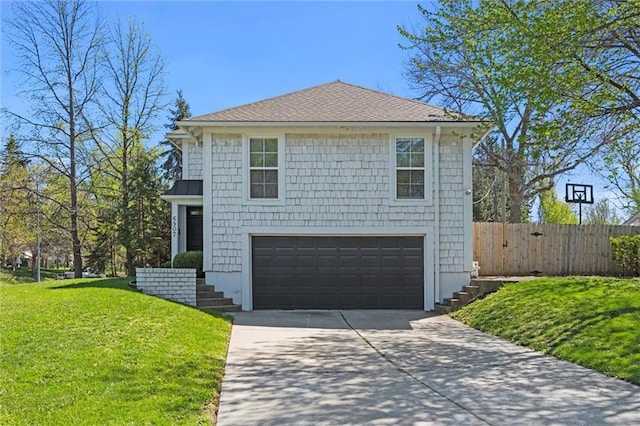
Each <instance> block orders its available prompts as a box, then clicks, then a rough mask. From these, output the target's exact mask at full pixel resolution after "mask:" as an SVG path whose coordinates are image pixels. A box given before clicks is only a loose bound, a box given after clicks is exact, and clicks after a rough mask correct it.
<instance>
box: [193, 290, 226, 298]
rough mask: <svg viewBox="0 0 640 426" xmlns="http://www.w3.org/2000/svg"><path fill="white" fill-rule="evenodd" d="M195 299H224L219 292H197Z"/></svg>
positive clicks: (222, 294)
mask: <svg viewBox="0 0 640 426" xmlns="http://www.w3.org/2000/svg"><path fill="white" fill-rule="evenodd" d="M196 297H197V298H198V299H219V298H221V297H224V293H223V292H221V291H197V292H196Z"/></svg>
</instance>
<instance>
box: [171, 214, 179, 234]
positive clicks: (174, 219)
mask: <svg viewBox="0 0 640 426" xmlns="http://www.w3.org/2000/svg"><path fill="white" fill-rule="evenodd" d="M171 229H172V232H173V236H174V237H175V236H176V235H178V218H177V217H176V216H173V217H172V218H171Z"/></svg>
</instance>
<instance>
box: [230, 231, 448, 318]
mask: <svg viewBox="0 0 640 426" xmlns="http://www.w3.org/2000/svg"><path fill="white" fill-rule="evenodd" d="M435 234H436V232H435V230H434V228H433V227H432V226H425V227H406V228H402V227H399V228H393V227H362V228H353V227H327V228H324V227H241V228H240V235H241V240H242V266H241V269H242V284H241V299H242V310H244V311H250V310H253V285H252V278H253V273H252V269H251V268H252V265H251V259H252V253H251V252H252V247H251V237H254V236H270V237H277V236H301V237H302V236H316V237H344V236H362V237H423V238H424V250H423V262H424V263H423V267H424V300H423V306H424V308H423V309H424V310H427V311H429V310H433V309H434V308H435V294H436V291H437V288H438V287H437V280H436V279H435V275H434V274H433V273H432V272H431V271H432V270H433V267H434V264H433V259H434V235H435Z"/></svg>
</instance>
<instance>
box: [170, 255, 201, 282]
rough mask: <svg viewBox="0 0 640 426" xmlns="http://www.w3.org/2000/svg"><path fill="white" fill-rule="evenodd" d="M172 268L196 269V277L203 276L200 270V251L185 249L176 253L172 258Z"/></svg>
mask: <svg viewBox="0 0 640 426" xmlns="http://www.w3.org/2000/svg"><path fill="white" fill-rule="evenodd" d="M173 267H174V268H193V269H195V270H196V276H197V277H198V278H204V272H203V271H202V252H201V251H185V252H184V253H178V254H176V256H175V257H174V258H173Z"/></svg>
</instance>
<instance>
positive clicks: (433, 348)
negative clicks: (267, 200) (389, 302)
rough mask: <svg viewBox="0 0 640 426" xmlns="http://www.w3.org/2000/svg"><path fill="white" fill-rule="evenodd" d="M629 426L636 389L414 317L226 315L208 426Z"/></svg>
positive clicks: (637, 416)
mask: <svg viewBox="0 0 640 426" xmlns="http://www.w3.org/2000/svg"><path fill="white" fill-rule="evenodd" d="M286 424H313V425H318V424H327V425H347V424H380V425H400V424H629V425H630V424H640V387H637V386H634V385H631V384H629V383H626V382H623V381H620V380H615V379H612V378H609V377H606V376H604V375H602V374H599V373H595V372H593V371H591V370H588V369H585V368H582V367H578V366H576V365H573V364H570V363H567V362H562V361H557V360H555V359H554V358H551V357H548V356H545V355H542V354H540V353H537V352H533V351H531V350H528V349H526V348H523V347H520V346H516V345H513V344H510V343H507V342H505V341H503V340H501V339H498V338H495V337H492V336H489V335H487V334H484V333H481V332H479V331H476V330H474V329H472V328H469V327H467V326H465V325H462V324H460V323H458V322H457V321H454V320H452V319H450V318H449V317H447V316H434V315H431V314H429V313H425V312H416V311H343V312H340V311H257V312H243V313H239V314H237V315H236V318H235V323H234V326H233V332H232V335H231V343H230V347H229V356H228V358H227V366H226V374H225V377H224V381H223V383H222V395H221V400H220V408H219V412H218V425H220V426H226V425H286Z"/></svg>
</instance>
